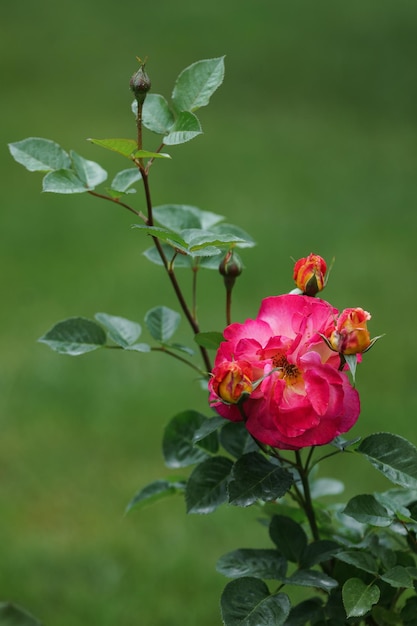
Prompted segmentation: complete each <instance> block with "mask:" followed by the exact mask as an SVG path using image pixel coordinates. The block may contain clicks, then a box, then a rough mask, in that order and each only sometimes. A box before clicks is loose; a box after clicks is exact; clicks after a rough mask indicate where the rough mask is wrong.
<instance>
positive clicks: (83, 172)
mask: <svg viewBox="0 0 417 626" xmlns="http://www.w3.org/2000/svg"><path fill="white" fill-rule="evenodd" d="M70 154H71V161H72V169H73V170H74V172H75V173H76V175H77V176H78V178H79V179H80V180H82V182H83V183H84V185H85V186H86V187H87V189H94V188H95V187H97V185H100V184H101V183H102V182H104V181H105V180H106V179H107V172H106V170H104V169H103V168H102V167H101V165H99V164H98V163H95V162H94V161H88V160H87V159H84V158H83V157H81V156H80V155H79V154H77V153H76V152H74V151H73V150H71V152H70Z"/></svg>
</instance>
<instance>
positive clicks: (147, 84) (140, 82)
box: [130, 63, 151, 104]
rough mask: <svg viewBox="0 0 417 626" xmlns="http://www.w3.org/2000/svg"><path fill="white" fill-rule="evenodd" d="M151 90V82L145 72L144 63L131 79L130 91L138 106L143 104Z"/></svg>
mask: <svg viewBox="0 0 417 626" xmlns="http://www.w3.org/2000/svg"><path fill="white" fill-rule="evenodd" d="M150 88H151V81H150V79H149V76H148V75H147V73H146V72H145V64H144V63H142V64H141V66H140V68H139V69H138V71H137V72H136V73H135V74H133V76H132V78H131V79H130V89H131V90H132V91H133V93H134V95H135V98H136V100H137V102H138V104H143V102H144V100H145V98H146V94H147V93H148V91H149V89H150Z"/></svg>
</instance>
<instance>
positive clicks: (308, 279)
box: [294, 253, 327, 296]
mask: <svg viewBox="0 0 417 626" xmlns="http://www.w3.org/2000/svg"><path fill="white" fill-rule="evenodd" d="M326 271H327V265H326V261H325V260H324V259H323V258H322V257H321V256H319V255H318V254H313V253H311V254H309V255H308V257H306V258H305V259H299V260H298V261H297V262H296V264H295V265H294V280H295V284H296V285H297V287H298V289H300V290H301V291H302V292H303V293H304V294H305V295H306V296H315V295H316V294H317V293H318V292H319V291H321V290H322V289H324V286H325V280H324V277H325V275H326Z"/></svg>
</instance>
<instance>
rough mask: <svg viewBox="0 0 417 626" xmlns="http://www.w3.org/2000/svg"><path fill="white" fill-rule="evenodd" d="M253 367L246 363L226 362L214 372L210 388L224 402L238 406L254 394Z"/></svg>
mask: <svg viewBox="0 0 417 626" xmlns="http://www.w3.org/2000/svg"><path fill="white" fill-rule="evenodd" d="M251 375H252V367H251V366H250V364H249V363H248V362H246V361H224V362H223V363H221V364H220V365H219V366H218V367H215V368H214V370H213V376H212V378H211V379H210V382H209V388H210V389H211V391H213V392H214V393H215V394H216V395H217V396H218V397H219V398H220V400H222V402H225V403H226V404H238V403H239V402H241V401H242V400H244V399H245V398H246V397H247V396H249V395H250V394H251V393H252V389H253V385H252V380H251Z"/></svg>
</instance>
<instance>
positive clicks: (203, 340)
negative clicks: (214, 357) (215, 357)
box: [194, 331, 224, 350]
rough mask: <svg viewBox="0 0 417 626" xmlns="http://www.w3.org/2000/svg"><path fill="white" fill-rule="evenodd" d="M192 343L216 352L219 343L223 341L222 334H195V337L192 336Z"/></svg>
mask: <svg viewBox="0 0 417 626" xmlns="http://www.w3.org/2000/svg"><path fill="white" fill-rule="evenodd" d="M194 341H195V342H196V344H198V345H199V346H202V347H203V348H207V350H217V349H218V347H219V346H220V344H221V342H222V341H224V337H223V335H222V333H218V332H215V331H213V332H208V333H197V334H196V335H194Z"/></svg>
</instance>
